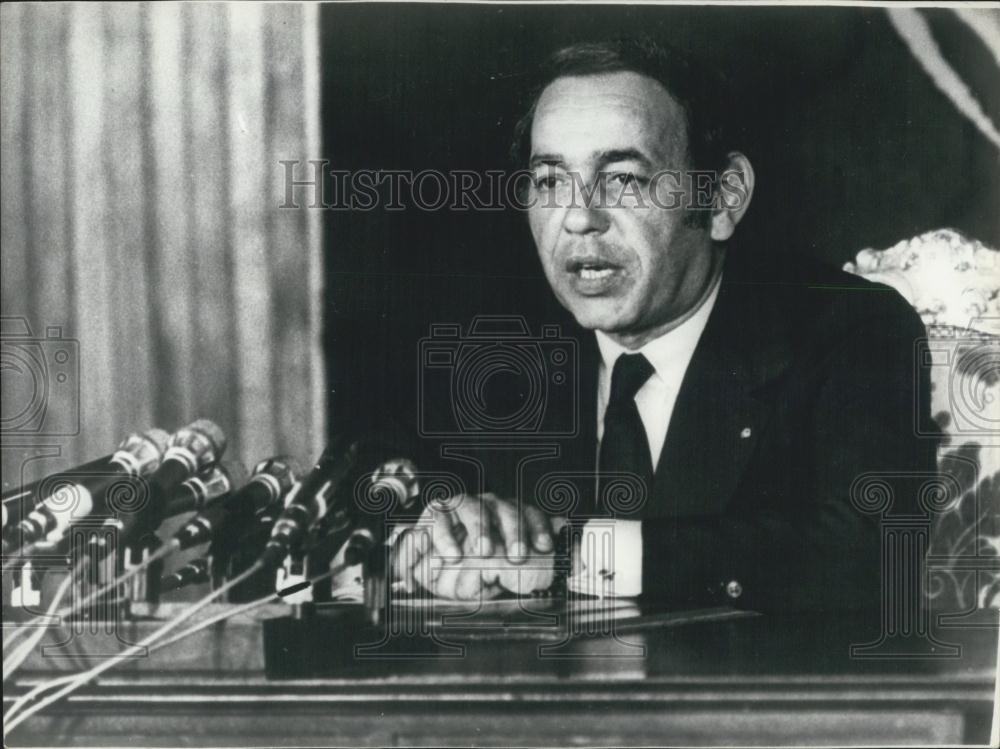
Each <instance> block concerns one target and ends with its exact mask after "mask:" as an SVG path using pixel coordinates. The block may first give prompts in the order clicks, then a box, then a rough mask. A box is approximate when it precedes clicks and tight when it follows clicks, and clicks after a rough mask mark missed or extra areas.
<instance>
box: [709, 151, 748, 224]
mask: <svg viewBox="0 0 1000 749" xmlns="http://www.w3.org/2000/svg"><path fill="white" fill-rule="evenodd" d="M753 185H754V173H753V165H752V164H751V163H750V159H748V158H747V157H746V156H744V155H743V154H742V153H740V152H739V151H731V152H730V153H729V165H728V166H727V167H726V170H725V171H724V172H723V173H722V174H721V175H719V186H718V191H717V192H716V200H717V205H716V206H715V207H714V208H713V209H712V223H711V234H712V239H713V240H715V241H716V242H724V241H726V240H727V239H729V238H730V237H731V236H733V232H734V231H736V225H737V224H738V223H739V222H740V219H742V218H743V214H744V213H746V212H747V208H749V207H750V199H751V198H752V197H753Z"/></svg>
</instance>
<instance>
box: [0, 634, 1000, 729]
mask: <svg viewBox="0 0 1000 749" xmlns="http://www.w3.org/2000/svg"><path fill="white" fill-rule="evenodd" d="M624 624H625V626H622V627H621V629H620V631H619V630H616V632H615V634H614V636H607V635H604V636H594V637H577V638H573V639H572V640H570V641H569V642H567V643H565V644H563V645H559V644H558V643H559V639H558V638H552V637H549V638H545V637H537V636H534V635H532V634H531V633H528V634H527V635H525V634H523V633H522V634H520V635H518V634H516V633H515V634H511V633H509V632H507V633H504V632H503V631H490V629H489V628H488V627H487V628H484V629H480V630H479V633H478V635H476V636H464V635H463V636H458V637H457V639H455V640H454V642H455V643H457V644H459V645H461V646H462V648H463V651H462V652H461V653H460V655H459V656H458V657H434V656H433V653H432V654H431V657H412V658H407V659H400V658H395V659H393V658H388V659H364V660H356V661H355V662H353V663H351V664H348V665H347V666H345V667H344V668H343V670H342V672H340V673H337V674H335V675H331V676H327V677H324V678H316V679H297V680H268V679H267V678H265V675H264V673H263V671H262V665H263V664H262V661H261V660H260V656H259V654H254V653H251V652H249V651H247V658H246V660H245V661H244V662H239V658H237V657H235V656H234V655H233V654H232V653H230V654H229V655H225V654H223V653H222V652H221V651H223V650H226V648H229V649H230V650H232V646H233V643H235V642H236V641H238V640H239V639H240V637H243V638H244V639H245V640H246V642H247V643H249V647H250V648H251V649H252V648H253V647H255V646H256V645H255V643H256V644H259V640H255V639H254V638H259V637H260V628H259V626H258V625H251V624H249V623H247V624H244V625H242V627H238V626H232V625H230V626H229V627H228V628H218V629H217V630H216V631H214V632H208V633H206V634H205V635H204V636H203V637H201V639H199V640H197V641H194V642H192V643H190V644H186V645H185V646H184V648H183V649H182V650H176V651H174V652H173V653H171V651H170V650H168V649H165V650H163V651H160V652H159V653H157V654H154V655H153V656H152V657H151V658H149V659H146V660H144V661H141V662H135V663H133V664H130V666H129V667H128V668H127V669H122V670H116V671H111V672H109V673H108V674H106V675H105V677H103V678H102V679H101V681H100V682H99V683H98V684H95V685H90V686H89V687H87V688H85V689H83V690H81V691H80V692H78V693H77V694H75V695H74V696H73V697H72V698H71V699H70V700H69V701H68V702H67V703H65V704H64V705H62V706H61V707H60V709H58V710H52V711H49V712H47V713H45V714H42V715H39V716H37V717H36V718H35V719H33V720H31V721H28V723H26V724H25V725H24V726H23V727H22V729H18V731H17V732H16V733H15V734H14V735H12V736H11V737H9V738H8V744H9V745H10V746H25V745H40V744H45V745H67V746H68V745H75V746H81V745H133V744H135V745H147V746H167V745H171V746H225V745H229V746H235V745H268V746H283V745H323V746H328V745H382V746H394V745H480V746H489V745H562V746H566V745H593V744H601V745H636V744H647V745H648V744H689V745H726V744H739V745H762V744H763V745H775V744H786V745H787V744H803V743H807V744H816V743H824V744H834V745H843V744H897V745H924V744H943V743H946V744H951V743H978V744H982V743H985V742H987V741H988V739H989V729H990V719H991V712H992V705H993V698H994V691H995V671H996V662H997V660H996V641H997V629H996V628H995V627H994V628H992V629H990V628H980V629H948V630H940V631H937V632H936V633H935V636H936V637H937V638H938V639H939V641H940V642H941V643H942V644H945V645H947V644H952V645H957V646H959V651H958V652H953V653H951V654H948V651H947V649H946V648H943V649H941V652H942V653H945V654H946V657H924V658H858V657H852V656H851V653H850V649H849V648H850V645H851V644H852V643H853V644H858V643H865V642H869V641H872V640H875V639H877V637H876V635H877V631H872V630H871V629H868V630H867V631H863V632H862V631H859V629H865V628H864V627H863V626H862V625H857V624H855V623H853V622H845V621H841V622H834V621H831V620H829V619H828V620H819V619H815V618H768V617H750V618H732V619H720V620H715V621H700V622H691V623H686V624H679V625H671V623H670V622H667V621H657V620H656V618H655V617H654V618H648V619H644V620H639V622H638V624H635V625H634V626H631V627H630V626H628V625H627V622H625V623H624ZM241 633H242V634H241ZM553 644H556V645H557V647H556V648H555V649H554V650H553V649H549V650H545V651H543V650H540V648H544V647H545V646H550V648H551V646H552V645H553ZM445 649H447V648H445ZM930 655H934V653H930ZM36 667H37V664H36ZM48 675H51V674H48ZM48 675H43V673H42V672H41V671H39V670H34V671H32V670H28V671H26V672H25V673H24V674H23V676H22V677H21V680H20V681H18V683H17V684H16V686H15V688H13V689H11V690H8V691H9V694H5V695H4V700H5V702H6V703H8V704H9V702H10V701H11V700H13V699H14V698H16V696H17V695H18V694H21V693H23V692H24V691H25V690H26V689H27V688H30V686H32V685H33V684H34V683H37V681H38V680H40V679H41V678H47V676H48Z"/></svg>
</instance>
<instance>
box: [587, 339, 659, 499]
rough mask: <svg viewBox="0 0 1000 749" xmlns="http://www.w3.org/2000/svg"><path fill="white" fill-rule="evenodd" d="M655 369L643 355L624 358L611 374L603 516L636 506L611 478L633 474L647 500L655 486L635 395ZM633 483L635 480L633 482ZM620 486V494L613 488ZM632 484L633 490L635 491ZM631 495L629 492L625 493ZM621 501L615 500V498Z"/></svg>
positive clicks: (601, 476) (601, 482)
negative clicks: (643, 488)
mask: <svg viewBox="0 0 1000 749" xmlns="http://www.w3.org/2000/svg"><path fill="white" fill-rule="evenodd" d="M653 372H654V369H653V365H652V364H650V363H649V360H648V359H647V358H646V357H645V356H643V355H642V354H622V355H621V356H619V357H618V360H617V361H616V362H615V366H614V370H613V371H612V373H611V395H610V397H609V398H608V407H607V410H606V411H605V412H604V436H603V437H602V438H601V451H600V457H599V463H598V467H597V469H598V484H597V486H598V493H597V509H598V512H599V513H601V514H605V513H607V512H609V511H610V512H611V514H617V512H620V511H621V510H627V508H628V507H629V506H630V505H631V504H633V503H632V502H630V501H629V500H628V499H626V498H625V495H623V494H622V491H625V490H624V486H623V484H622V483H621V482H622V479H621V478H616V477H614V476H609V475H608V474H630V475H631V476H634V477H636V479H638V481H640V482H642V486H644V487H645V490H644V491H643V496H644V497H646V498H647V499H648V497H649V495H650V491H651V489H652V484H653V463H652V461H651V460H650V458H649V442H648V441H647V440H646V430H645V428H644V427H643V426H642V419H641V418H640V417H639V409H638V407H637V406H636V405H635V394H636V393H637V392H639V389H640V388H641V387H642V386H643V385H644V384H645V383H646V380H648V379H649V378H650V376H651V375H652V374H653ZM632 481H634V480H632ZM616 483H618V484H619V489H620V491H616V490H615V487H614V485H615V484H616ZM634 486H635V485H634V483H633V488H634ZM626 493H628V492H626ZM616 496H617V497H618V499H615V498H614V497H616Z"/></svg>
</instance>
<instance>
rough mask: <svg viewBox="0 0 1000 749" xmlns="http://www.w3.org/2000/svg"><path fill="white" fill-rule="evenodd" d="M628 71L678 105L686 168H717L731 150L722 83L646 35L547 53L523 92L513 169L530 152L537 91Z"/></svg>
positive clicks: (712, 73) (711, 72)
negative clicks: (646, 79) (559, 83)
mask: <svg viewBox="0 0 1000 749" xmlns="http://www.w3.org/2000/svg"><path fill="white" fill-rule="evenodd" d="M625 71H631V72H635V73H640V74H642V75H645V76H648V77H650V78H652V79H653V80H655V81H657V82H658V83H660V85H662V86H663V87H664V88H665V89H666V90H667V92H668V93H669V94H670V95H671V96H672V97H673V98H674V99H675V100H676V101H677V103H678V104H680V106H681V108H682V109H683V111H684V117H685V122H686V125H687V140H688V156H689V158H690V165H689V166H690V167H691V168H693V169H697V170H706V171H709V170H722V169H723V168H724V167H725V165H726V163H727V159H726V156H727V154H728V153H729V151H731V150H732V144H730V143H728V142H727V139H726V137H725V134H724V132H723V127H722V126H723V122H722V120H723V118H722V116H721V115H720V110H721V108H722V105H723V104H724V103H725V101H726V97H725V93H724V92H725V81H724V79H723V78H722V77H721V75H719V74H718V73H717V72H716V71H714V70H711V69H709V67H708V66H707V65H705V64H704V63H698V62H695V61H694V60H692V59H691V58H689V57H688V56H687V55H684V54H683V53H681V52H679V51H677V50H674V49H671V48H668V47H666V46H664V45H661V44H659V43H657V42H655V41H654V40H652V39H650V38H649V37H646V36H640V37H625V38H619V39H615V40H612V41H603V42H583V43H578V44H573V45H570V46H568V47H563V48H562V49H560V50H558V51H556V52H555V53H553V54H552V55H551V56H550V57H549V58H548V59H547V60H546V61H545V63H544V64H543V65H542V67H541V69H540V70H539V75H538V79H537V81H536V82H535V85H534V86H533V87H531V88H530V89H529V92H528V97H529V99H528V100H529V101H530V105H529V106H528V107H527V111H526V112H525V114H524V115H523V116H522V117H521V119H520V120H518V122H517V124H516V125H515V126H514V140H513V143H512V144H511V151H510V155H511V157H512V158H513V159H514V163H515V164H516V165H517V166H518V167H523V166H525V164H526V162H527V160H528V157H529V156H530V154H531V124H532V121H533V120H534V116H535V107H536V106H537V104H538V99H539V97H540V96H541V94H542V91H543V90H544V89H545V88H546V87H547V86H548V85H549V84H550V83H552V82H553V81H554V80H556V79H557V78H563V77H566V76H585V75H598V74H601V73H619V72H625Z"/></svg>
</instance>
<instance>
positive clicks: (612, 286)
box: [528, 72, 712, 348]
mask: <svg viewBox="0 0 1000 749" xmlns="http://www.w3.org/2000/svg"><path fill="white" fill-rule="evenodd" d="M530 167H531V169H532V172H533V186H532V196H531V197H532V201H531V204H532V205H531V208H530V209H529V213H528V217H529V222H530V225H531V232H532V235H533V236H534V239H535V245H536V246H537V248H538V253H539V256H540V257H541V260H542V265H543V267H544V269H545V275H546V277H547V278H548V281H549V284H550V285H551V286H552V289H553V291H554V292H555V294H556V296H557V297H558V298H559V301H560V302H561V303H562V304H563V306H565V307H566V308H567V309H568V310H569V311H570V312H572V313H573V315H574V316H575V317H576V319H577V322H579V323H580V324H581V325H582V326H584V327H585V328H591V329H598V330H603V331H605V332H607V333H609V334H611V335H612V337H614V338H616V339H618V340H619V341H620V342H622V343H623V344H625V345H626V346H628V347H629V348H637V347H638V346H640V345H642V344H643V343H645V342H646V341H647V340H650V339H651V338H655V337H656V336H657V335H659V333H660V332H662V331H665V330H667V329H669V328H670V327H671V325H670V324H671V322H673V321H674V320H676V319H677V318H679V317H680V316H682V315H683V314H684V313H685V312H687V311H688V309H690V307H691V306H692V305H693V304H694V303H695V302H696V301H697V300H698V299H699V297H700V295H701V293H702V292H703V291H704V288H705V284H706V283H707V280H708V277H709V275H710V274H711V272H712V251H711V241H710V238H709V234H708V231H707V230H706V229H704V228H699V227H698V226H697V223H698V222H696V221H692V220H691V216H692V214H691V213H689V212H686V211H684V210H682V209H681V208H679V207H672V206H673V205H677V204H680V205H685V204H687V203H686V202H685V200H683V199H679V198H678V193H679V192H680V191H681V190H689V186H688V185H687V181H686V180H678V179H676V178H661V179H659V180H658V181H657V182H656V183H654V185H652V186H651V183H650V178H651V177H653V176H654V175H655V174H657V173H662V172H664V171H667V170H670V171H672V172H673V173H675V174H676V173H677V172H680V173H683V172H684V170H686V169H687V168H688V159H687V136H686V128H685V119H684V113H683V110H682V109H681V107H680V105H679V104H677V102H676V101H675V100H674V99H673V98H672V97H671V96H670V95H669V94H668V93H667V91H666V90H665V89H664V88H663V87H662V86H661V85H660V84H659V83H657V82H656V81H654V80H653V79H651V78H647V77H645V76H643V75H640V74H638V73H632V72H619V73H607V74H601V75H591V76H580V77H565V78H558V79H556V80H555V81H553V82H552V83H551V84H550V85H549V86H548V87H547V88H546V89H545V90H544V91H543V92H542V95H541V97H540V98H539V100H538V104H537V107H536V109H535V115H534V121H533V124H532V128H531V164H530ZM574 180H575V184H574ZM582 187H585V188H586V189H587V190H594V189H595V188H596V191H595V192H594V193H593V195H592V197H591V200H590V201H589V207H588V200H587V196H586V195H585V194H584V193H583V190H582V189H581V188H582ZM602 187H603V189H604V193H605V194H604V195H603V196H602V195H601V192H600V191H601V189H602ZM651 190H656V197H657V201H656V202H655V203H654V201H653V200H652V199H651V198H652V197H654V196H653V195H652V194H651ZM671 193H673V196H671ZM685 216H688V219H687V220H685Z"/></svg>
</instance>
